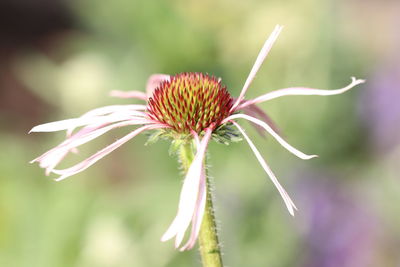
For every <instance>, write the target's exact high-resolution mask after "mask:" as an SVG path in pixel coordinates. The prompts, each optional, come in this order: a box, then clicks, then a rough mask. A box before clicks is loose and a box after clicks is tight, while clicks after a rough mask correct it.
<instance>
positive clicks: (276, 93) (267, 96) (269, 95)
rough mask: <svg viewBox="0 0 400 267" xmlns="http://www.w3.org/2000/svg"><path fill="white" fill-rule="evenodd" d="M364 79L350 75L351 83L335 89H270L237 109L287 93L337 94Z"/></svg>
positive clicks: (362, 81) (287, 94)
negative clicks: (270, 90)
mask: <svg viewBox="0 0 400 267" xmlns="http://www.w3.org/2000/svg"><path fill="white" fill-rule="evenodd" d="M364 82H365V80H361V79H356V78H355V77H351V83H350V84H349V85H347V86H346V87H343V88H340V89H335V90H323V89H313V88H306V87H290V88H284V89H279V90H276V91H272V92H270V93H266V94H265V95H261V96H259V97H256V98H254V99H251V100H248V101H246V102H244V103H243V104H241V105H239V107H238V108H237V109H241V108H244V107H246V106H249V105H253V104H258V103H261V102H265V101H268V100H271V99H274V98H278V97H281V96H289V95H320V96H329V95H339V94H342V93H344V92H346V91H348V90H350V89H351V88H353V87H354V86H356V85H358V84H361V83H364Z"/></svg>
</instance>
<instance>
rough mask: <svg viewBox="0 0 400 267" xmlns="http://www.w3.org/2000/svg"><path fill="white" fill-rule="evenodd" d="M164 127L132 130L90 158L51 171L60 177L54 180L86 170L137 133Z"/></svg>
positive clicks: (157, 126) (153, 126) (152, 126)
mask: <svg viewBox="0 0 400 267" xmlns="http://www.w3.org/2000/svg"><path fill="white" fill-rule="evenodd" d="M163 127H165V126H163V125H146V126H143V127H141V128H138V129H136V130H134V131H133V132H131V133H129V134H127V135H126V136H124V137H122V138H121V139H118V140H117V141H116V142H114V143H112V144H111V145H108V146H107V147H105V148H103V149H102V150H100V151H98V152H97V153H95V154H94V155H92V156H90V157H89V158H87V159H85V160H84V161H82V162H80V163H78V164H76V165H74V166H72V167H70V168H68V169H64V170H53V172H54V173H56V174H59V175H61V176H60V177H59V178H57V179H56V181H61V180H63V179H65V178H67V177H69V176H71V175H74V174H77V173H79V172H81V171H83V170H86V169H87V168H89V167H90V166H92V165H93V164H94V163H96V162H97V161H99V160H100V159H102V158H103V157H105V156H106V155H108V154H110V153H111V152H112V151H114V150H115V149H117V148H118V147H120V146H121V145H123V144H125V143H126V142H128V141H129V140H130V139H132V138H133V137H135V136H136V135H138V134H139V133H141V132H143V131H146V130H151V129H158V128H163Z"/></svg>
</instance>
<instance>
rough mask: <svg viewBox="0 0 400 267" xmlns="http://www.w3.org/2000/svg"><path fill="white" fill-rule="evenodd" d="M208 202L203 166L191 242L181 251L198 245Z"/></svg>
mask: <svg viewBox="0 0 400 267" xmlns="http://www.w3.org/2000/svg"><path fill="white" fill-rule="evenodd" d="M206 200H207V185H206V175H205V167H204V166H203V169H202V178H201V180H200V189H199V196H198V199H197V203H196V208H195V212H194V214H193V218H192V232H191V234H190V237H189V240H188V241H187V243H186V244H185V245H184V246H183V247H182V248H180V251H184V250H189V249H192V248H193V246H194V245H195V244H196V241H197V237H198V236H199V232H200V227H201V223H202V222H203V216H204V212H205V207H206Z"/></svg>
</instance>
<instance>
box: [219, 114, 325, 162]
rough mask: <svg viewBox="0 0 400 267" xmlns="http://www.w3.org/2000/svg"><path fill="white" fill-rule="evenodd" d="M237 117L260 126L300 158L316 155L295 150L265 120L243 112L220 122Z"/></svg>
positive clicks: (309, 157)
mask: <svg viewBox="0 0 400 267" xmlns="http://www.w3.org/2000/svg"><path fill="white" fill-rule="evenodd" d="M239 118H240V119H246V120H248V121H251V122H253V123H255V124H257V125H259V126H261V127H262V128H264V129H265V130H266V131H267V132H268V133H269V134H270V135H272V137H274V138H275V140H276V141H278V143H279V144H281V145H282V146H283V147H284V148H286V149H287V150H288V151H289V152H290V153H292V154H294V155H296V156H297V157H299V158H301V159H311V158H315V157H318V156H317V155H307V154H304V153H303V152H301V151H299V150H297V149H296V148H294V147H293V146H291V145H290V144H289V143H287V142H286V141H285V140H284V139H283V138H282V137H280V136H279V135H278V134H277V133H276V132H275V131H274V130H272V128H271V127H270V126H269V125H268V124H266V123H265V122H263V121H261V120H259V119H256V118H253V117H251V116H248V115H244V114H235V115H231V116H229V117H228V118H226V119H225V120H224V121H223V122H222V123H224V122H226V121H230V120H233V119H239Z"/></svg>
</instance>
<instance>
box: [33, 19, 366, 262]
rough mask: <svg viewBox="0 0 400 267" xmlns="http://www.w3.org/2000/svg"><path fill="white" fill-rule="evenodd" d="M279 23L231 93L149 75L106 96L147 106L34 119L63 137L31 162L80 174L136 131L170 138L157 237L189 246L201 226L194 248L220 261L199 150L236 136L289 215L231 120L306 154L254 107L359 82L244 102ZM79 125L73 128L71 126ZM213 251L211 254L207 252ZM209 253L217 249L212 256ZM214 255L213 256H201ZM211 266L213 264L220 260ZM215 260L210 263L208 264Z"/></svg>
mask: <svg viewBox="0 0 400 267" xmlns="http://www.w3.org/2000/svg"><path fill="white" fill-rule="evenodd" d="M281 30H282V27H281V26H279V25H278V26H276V27H275V29H274V31H273V32H272V34H271V35H270V36H269V38H268V39H267V41H266V42H265V44H264V46H263V47H262V49H261V51H260V53H259V55H258V57H257V59H256V62H255V64H254V66H253V68H252V69H251V71H250V74H249V76H248V78H247V80H246V82H245V84H244V86H243V89H242V91H241V93H240V95H239V97H237V98H233V97H232V96H231V95H230V94H229V92H228V90H227V88H226V87H225V86H224V85H223V84H222V81H221V79H219V78H216V77H214V76H210V75H208V74H202V73H180V74H176V75H165V74H155V75H152V76H151V77H150V78H149V81H148V84H147V88H146V93H143V92H138V91H131V92H121V91H112V92H111V95H113V96H116V97H121V98H138V99H141V100H144V101H146V105H114V106H106V107H102V108H97V109H94V110H91V111H89V112H88V113H86V114H84V115H82V116H81V117H79V118H75V119H69V120H63V121H57V122H51V123H46V124H42V125H38V126H36V127H34V128H33V129H32V130H31V132H53V131H60V130H66V131H67V138H66V140H65V141H64V142H62V143H61V144H59V145H58V146H56V147H55V148H53V149H51V150H50V151H48V152H46V153H44V154H43V155H41V156H40V157H38V158H36V159H34V160H33V161H32V162H39V164H40V166H41V167H42V168H45V169H46V174H47V175H48V174H50V173H55V174H57V175H59V177H58V178H57V179H56V180H57V181H59V180H62V179H65V178H67V177H69V176H71V175H74V174H76V173H79V172H81V171H83V170H85V169H86V168H88V167H89V166H91V165H93V164H94V163H95V162H97V161H98V160H100V159H101V158H103V157H104V156H106V155H108V154H109V153H111V152H112V151H114V150H115V149H116V148H118V147H120V146H121V145H123V144H124V143H126V142H127V141H129V140H130V139H132V138H133V137H135V136H136V135H138V134H139V133H142V132H145V131H153V133H152V135H151V136H150V138H151V139H152V140H156V139H157V138H164V139H169V140H171V141H172V146H173V150H174V151H176V153H177V154H178V155H179V157H180V159H181V162H182V165H183V169H184V171H185V179H184V183H183V186H182V191H181V194H180V200H179V206H178V212H177V215H176V217H175V219H174V220H173V222H172V224H171V225H170V227H169V228H168V230H167V231H166V232H165V234H164V235H163V236H162V238H161V240H162V241H166V240H169V239H171V238H174V237H175V247H176V248H180V250H181V251H182V250H187V249H191V248H192V247H193V246H194V245H195V243H196V240H197V238H198V237H199V232H200V231H201V236H200V240H201V253H202V259H203V263H204V265H205V266H208V265H207V264H208V263H207V262H210V261H211V262H214V263H215V262H216V261H219V264H220V265H221V259H220V254H219V246H218V239H217V235H216V230H215V222H214V217H213V211H212V198H211V196H210V191H209V189H208V183H209V181H208V180H207V177H206V170H205V163H204V160H205V154H206V150H207V145H208V143H209V142H210V140H212V139H214V140H215V141H218V142H222V143H229V142H233V141H237V140H238V139H240V137H243V138H244V139H245V140H246V141H247V142H248V144H249V146H250V148H251V149H252V151H253V152H254V154H255V156H256V158H257V160H258V161H259V163H260V164H261V166H262V168H263V169H264V170H265V172H266V173H267V175H268V176H269V178H270V179H271V180H272V182H273V184H274V185H275V186H276V188H277V189H278V191H279V193H280V195H281V196H282V198H283V200H284V202H285V205H286V207H287V209H288V210H289V213H290V214H291V215H294V210H295V209H296V206H295V205H294V203H293V201H292V200H291V199H290V197H289V195H288V194H287V192H286V191H285V190H284V189H283V187H282V186H281V185H280V183H279V182H278V180H277V179H276V177H275V175H274V173H273V172H272V171H271V169H270V168H269V166H268V165H267V163H266V162H265V160H264V159H263V157H262V156H261V154H260V152H259V151H258V150H257V148H256V147H255V145H254V144H253V142H252V141H251V139H250V138H249V137H248V135H247V134H246V133H245V131H244V129H243V128H242V126H240V125H239V124H238V122H237V120H238V119H241V120H247V121H249V122H251V123H252V124H254V125H255V126H256V127H257V128H258V130H262V131H266V132H267V133H269V134H270V135H271V136H272V137H273V138H274V139H275V140H276V141H278V142H279V143H280V144H281V145H282V146H283V147H284V148H286V149H287V150H288V151H289V152H291V153H292V154H294V155H296V156H298V157H299V158H301V159H310V158H313V157H316V155H307V154H304V153H303V152H301V151H299V150H297V149H296V148H294V147H293V146H291V145H290V144H288V143H287V142H286V141H285V140H284V139H283V138H282V137H280V135H279V134H278V132H277V131H276V130H275V127H274V125H273V124H272V123H271V120H270V119H269V117H268V116H267V115H266V114H265V113H264V112H263V111H262V110H261V109H260V108H258V107H257V106H256V104H258V103H262V102H265V101H268V100H272V99H275V98H278V97H282V96H289V95H321V96H328V95H337V94H341V93H344V92H346V91H347V90H349V89H351V88H352V87H354V86H356V85H357V84H360V83H363V82H364V81H363V80H358V79H355V78H352V82H351V83H350V84H349V85H348V86H346V87H344V88H341V89H336V90H321V89H311V88H304V87H292V88H285V89H280V90H276V91H272V92H269V93H266V94H263V95H261V96H259V97H256V98H254V99H250V100H246V99H245V98H244V97H245V93H246V91H247V89H248V88H249V86H250V84H251V82H252V81H253V79H254V77H255V75H256V73H257V71H258V70H259V68H260V66H261V64H262V63H263V61H264V59H265V57H266V56H267V55H268V53H269V51H270V49H271V47H272V45H273V43H274V42H275V40H276V39H277V37H278V35H279V33H280V32H281ZM123 126H130V127H132V126H139V128H137V129H135V130H133V131H132V132H130V133H129V134H127V135H126V136H124V137H122V138H120V139H119V140H117V141H115V142H114V143H112V144H110V145H109V146H107V147H105V148H103V149H101V150H100V151H98V152H97V153H95V154H93V155H92V156H90V157H89V158H87V159H85V160H83V161H82V162H80V163H78V164H76V165H74V166H72V167H70V168H67V169H55V167H56V165H57V164H58V163H59V162H60V161H61V160H62V159H63V158H64V157H65V156H66V155H67V154H68V153H69V152H71V151H74V150H76V148H77V147H78V146H80V145H82V144H84V143H87V142H89V141H91V140H93V139H95V138H97V137H99V136H100V135H103V134H104V133H106V132H108V131H110V130H112V129H114V128H118V127H123ZM78 127H82V128H81V129H80V130H79V131H77V132H76V133H74V131H75V129H76V128H78ZM190 225H191V234H190V236H189V239H188V241H187V242H186V244H184V245H183V246H181V243H182V241H183V238H184V236H185V233H186V231H187V229H188V228H189V226H190ZM213 251H214V252H213ZM214 254H216V255H214ZM207 257H214V259H207ZM220 265H218V264H217V265H215V266H220ZM213 266H214V265H213Z"/></svg>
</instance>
